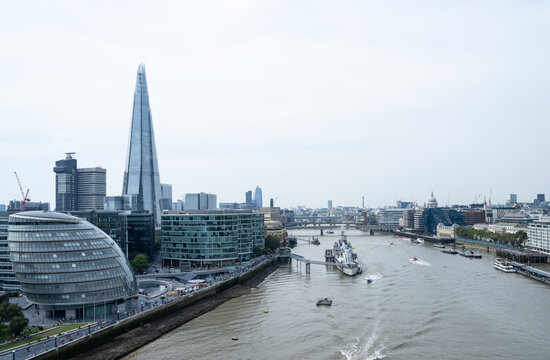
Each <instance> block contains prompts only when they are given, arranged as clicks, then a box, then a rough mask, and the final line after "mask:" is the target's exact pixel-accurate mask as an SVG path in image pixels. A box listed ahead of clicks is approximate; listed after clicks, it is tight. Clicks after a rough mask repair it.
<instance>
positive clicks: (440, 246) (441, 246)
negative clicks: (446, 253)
mask: <svg viewBox="0 0 550 360" xmlns="http://www.w3.org/2000/svg"><path fill="white" fill-rule="evenodd" d="M434 247H436V248H441V249H445V245H443V244H434Z"/></svg>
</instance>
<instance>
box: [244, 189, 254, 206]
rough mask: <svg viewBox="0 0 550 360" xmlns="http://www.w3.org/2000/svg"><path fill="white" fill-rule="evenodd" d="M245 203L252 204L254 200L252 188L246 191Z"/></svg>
mask: <svg viewBox="0 0 550 360" xmlns="http://www.w3.org/2000/svg"><path fill="white" fill-rule="evenodd" d="M244 202H245V203H247V204H250V203H251V202H252V190H249V191H247V192H246V195H245V201H244Z"/></svg>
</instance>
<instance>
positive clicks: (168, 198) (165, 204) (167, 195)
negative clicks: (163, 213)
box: [160, 184, 172, 210]
mask: <svg viewBox="0 0 550 360" xmlns="http://www.w3.org/2000/svg"><path fill="white" fill-rule="evenodd" d="M160 188H161V190H162V191H161V192H162V198H161V200H160V203H161V210H172V185H170V184H160Z"/></svg>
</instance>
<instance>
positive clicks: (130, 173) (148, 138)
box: [122, 64, 162, 226]
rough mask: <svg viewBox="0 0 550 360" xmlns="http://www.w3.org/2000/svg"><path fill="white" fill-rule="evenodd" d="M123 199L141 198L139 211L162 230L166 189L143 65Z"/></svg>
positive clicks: (138, 75) (137, 92)
mask: <svg viewBox="0 0 550 360" xmlns="http://www.w3.org/2000/svg"><path fill="white" fill-rule="evenodd" d="M122 195H137V210H138V211H150V212H151V213H153V214H154V218H155V225H156V226H160V214H161V198H162V189H161V187H160V175H159V168H158V161H157V149H156V145H155V135H154V131H153V118H152V116H151V107H150V105H149V91H148V89H147V78H146V76H145V65H143V64H140V65H139V67H138V70H137V76H136V90H135V92H134V107H133V112H132V126H131V131H130V141H129V144H128V156H127V161H126V170H125V171H124V181H123V185H122Z"/></svg>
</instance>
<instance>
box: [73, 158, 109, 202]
mask: <svg viewBox="0 0 550 360" xmlns="http://www.w3.org/2000/svg"><path fill="white" fill-rule="evenodd" d="M75 162H76V159H75ZM77 175H78V176H77V179H78V180H77V195H78V196H77V198H78V200H77V203H78V206H77V210H78V211H90V210H103V202H104V201H105V195H106V194H107V170H105V169H103V168H102V167H94V168H81V169H77Z"/></svg>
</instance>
